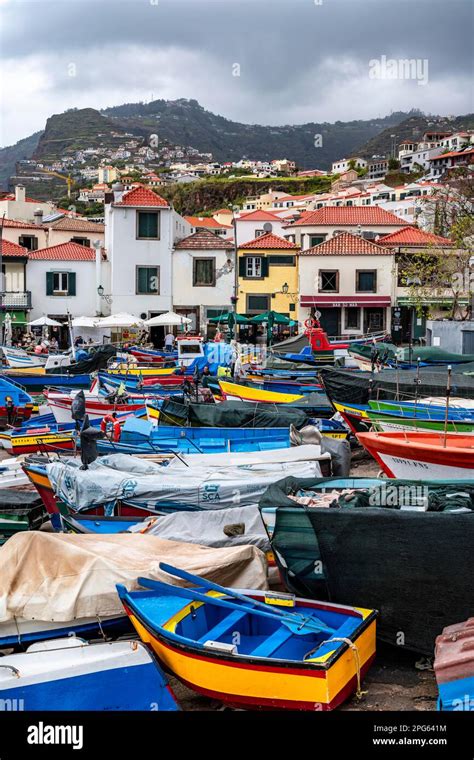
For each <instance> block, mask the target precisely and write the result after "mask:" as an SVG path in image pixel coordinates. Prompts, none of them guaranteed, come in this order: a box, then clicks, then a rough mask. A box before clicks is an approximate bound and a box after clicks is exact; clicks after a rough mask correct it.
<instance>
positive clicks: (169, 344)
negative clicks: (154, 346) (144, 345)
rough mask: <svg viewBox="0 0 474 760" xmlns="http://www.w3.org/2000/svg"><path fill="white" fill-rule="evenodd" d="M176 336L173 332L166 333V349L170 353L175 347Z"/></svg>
mask: <svg viewBox="0 0 474 760" xmlns="http://www.w3.org/2000/svg"><path fill="white" fill-rule="evenodd" d="M175 340H176V338H175V337H174V335H173V333H172V332H169V333H167V334H166V335H165V351H167V352H168V353H171V352H172V350H173V348H174V342H175Z"/></svg>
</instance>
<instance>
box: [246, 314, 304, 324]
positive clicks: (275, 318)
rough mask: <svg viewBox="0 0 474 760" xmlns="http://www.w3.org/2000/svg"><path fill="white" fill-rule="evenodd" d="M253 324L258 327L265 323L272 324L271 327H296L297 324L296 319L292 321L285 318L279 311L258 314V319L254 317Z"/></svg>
mask: <svg viewBox="0 0 474 760" xmlns="http://www.w3.org/2000/svg"><path fill="white" fill-rule="evenodd" d="M252 322H253V323H254V324H256V325H259V324H262V323H263V322H267V323H268V322H271V326H272V327H273V325H294V324H296V322H295V320H294V319H290V318H289V317H285V315H284V314H280V313H279V312H278V311H265V312H263V314H257V316H256V317H252Z"/></svg>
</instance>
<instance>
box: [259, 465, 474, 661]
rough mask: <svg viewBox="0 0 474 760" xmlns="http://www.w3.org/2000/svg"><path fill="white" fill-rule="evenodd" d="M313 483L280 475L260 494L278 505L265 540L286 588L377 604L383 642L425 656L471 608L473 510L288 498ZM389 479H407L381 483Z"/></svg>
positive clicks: (360, 603)
mask: <svg viewBox="0 0 474 760" xmlns="http://www.w3.org/2000/svg"><path fill="white" fill-rule="evenodd" d="M318 482H319V483H320V482H321V481H318V480H313V481H311V480H309V479H307V480H300V479H294V478H285V479H284V480H281V481H280V482H279V483H276V484H274V485H273V486H271V487H270V488H269V489H268V491H267V492H266V493H265V494H264V496H263V497H262V499H261V501H260V507H261V508H262V507H269V506H271V507H278V509H277V510H276V517H275V520H276V522H275V529H274V533H273V536H272V547H273V550H274V552H275V556H276V558H277V561H278V564H279V567H280V570H281V572H282V574H283V577H284V579H285V582H286V584H287V586H288V587H289V588H290V589H291V590H292V591H293V592H295V593H297V594H299V595H302V596H309V597H311V598H315V599H328V600H330V601H333V602H337V603H340V604H349V605H355V606H360V607H367V608H370V609H378V610H379V611H380V616H379V618H378V621H377V631H378V635H379V636H380V638H381V639H383V640H385V641H388V642H390V643H392V644H398V645H402V646H405V647H407V648H409V649H413V650H415V651H419V652H423V653H425V654H427V655H431V654H432V653H433V647H434V642H435V638H436V636H438V635H439V634H440V632H441V631H442V629H443V628H444V627H445V626H447V625H451V624H453V623H456V622H458V621H459V620H464V619H465V618H467V617H469V616H471V615H472V608H473V603H474V596H473V591H472V579H473V577H474V552H473V551H472V546H473V543H474V511H467V510H465V509H464V510H461V511H458V512H456V511H449V510H448V511H426V512H425V511H412V510H402V509H397V508H396V507H394V506H393V505H392V506H391V508H384V507H373V506H366V507H365V508H355V509H353V508H337V507H336V508H328V509H324V508H320V509H318V508H313V509H308V508H307V509H305V508H304V507H303V506H300V505H298V504H296V503H295V502H294V501H292V500H291V499H289V498H288V495H287V494H288V493H295V492H296V491H297V490H298V489H299V488H300V489H305V490H306V489H308V490H311V488H314V487H315V486H316V485H317V484H318ZM396 482H398V483H403V482H405V483H407V484H409V483H410V481H382V484H383V483H385V486H387V483H389V484H391V485H393V484H394V483H396ZM411 484H412V486H413V485H416V486H418V487H420V485H422V484H420V481H416V482H415V483H413V482H412V483H411ZM444 486H445V484H444V485H443V484H442V483H441V482H440V483H439V485H438V484H436V483H432V484H430V486H429V488H430V490H431V488H433V489H434V490H436V488H437V487H438V488H439V487H444ZM453 490H454V491H456V490H457V491H462V490H465V489H464V487H461V484H459V486H458V487H457V489H456V487H455V488H454V489H453V488H451V491H453ZM471 492H472V488H471ZM471 501H472V496H471ZM360 503H363V502H360ZM360 503H359V504H360ZM287 505H288V506H287ZM290 505H291V506H290ZM348 506H350V505H348ZM434 506H435V508H436V509H438V510H439V509H440V506H441V504H440V503H439V501H438V504H437V505H434Z"/></svg>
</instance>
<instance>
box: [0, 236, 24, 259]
mask: <svg viewBox="0 0 474 760" xmlns="http://www.w3.org/2000/svg"><path fill="white" fill-rule="evenodd" d="M1 246H2V256H28V249H27V248H23V246H22V245H18V244H17V243H12V242H11V241H10V240H2V243H1Z"/></svg>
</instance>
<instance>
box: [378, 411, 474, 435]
mask: <svg viewBox="0 0 474 760" xmlns="http://www.w3.org/2000/svg"><path fill="white" fill-rule="evenodd" d="M367 417H368V418H369V419H370V421H371V422H372V424H373V426H374V429H377V430H380V431H382V432H387V433H390V432H392V431H394V430H399V431H403V430H407V431H411V432H413V431H420V432H425V431H426V432H431V431H432V432H437V433H444V430H445V423H444V420H430V419H427V418H426V417H420V416H416V417H406V416H404V415H400V416H398V415H397V414H396V413H392V414H383V413H381V412H374V411H367ZM446 432H447V433H462V434H464V435H474V420H473V421H472V422H470V421H468V420H466V421H465V422H459V421H458V420H448V422H447V425H446Z"/></svg>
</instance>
